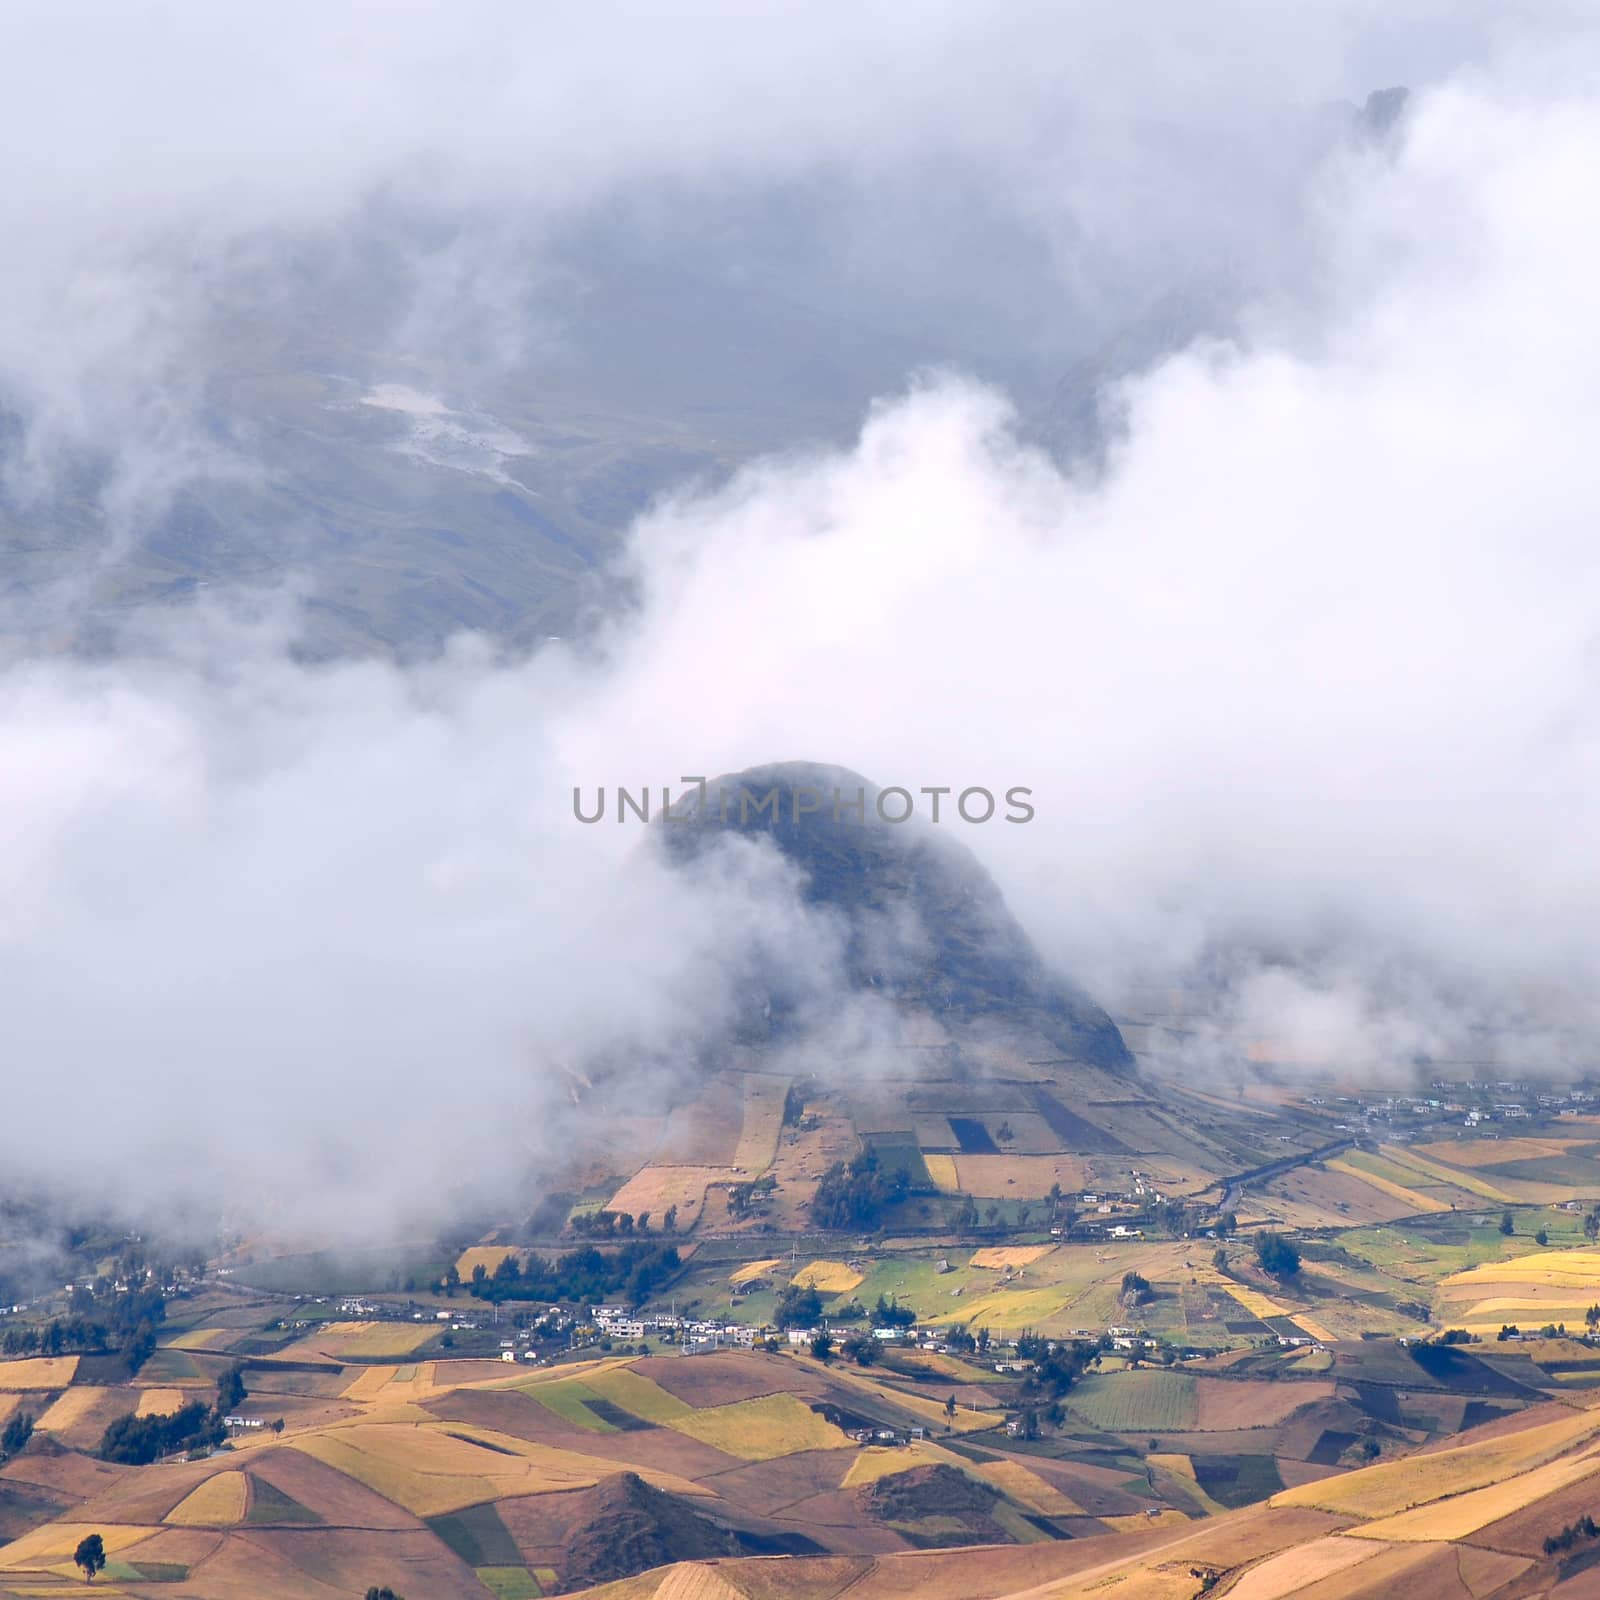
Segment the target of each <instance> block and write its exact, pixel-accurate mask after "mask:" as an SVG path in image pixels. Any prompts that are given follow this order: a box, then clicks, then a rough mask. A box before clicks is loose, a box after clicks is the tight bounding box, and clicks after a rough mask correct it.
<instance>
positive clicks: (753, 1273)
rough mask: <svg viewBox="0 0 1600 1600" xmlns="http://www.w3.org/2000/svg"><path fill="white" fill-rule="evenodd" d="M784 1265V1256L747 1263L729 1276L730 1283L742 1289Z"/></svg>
mask: <svg viewBox="0 0 1600 1600" xmlns="http://www.w3.org/2000/svg"><path fill="white" fill-rule="evenodd" d="M782 1265H783V1257H782V1256H769V1257H767V1259H766V1260H764V1261H747V1262H745V1264H744V1265H743V1266H742V1267H737V1268H735V1270H734V1271H732V1272H730V1273H729V1274H728V1282H729V1283H731V1284H733V1286H734V1287H735V1288H740V1287H742V1286H743V1285H744V1284H747V1283H749V1282H750V1281H751V1280H752V1279H754V1278H765V1277H767V1276H768V1275H769V1274H770V1273H771V1271H772V1269H773V1268H774V1267H781V1266H782Z"/></svg>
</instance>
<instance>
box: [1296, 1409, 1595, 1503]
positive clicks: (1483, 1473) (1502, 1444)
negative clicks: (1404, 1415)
mask: <svg viewBox="0 0 1600 1600" xmlns="http://www.w3.org/2000/svg"><path fill="white" fill-rule="evenodd" d="M1597 1432H1600V1416H1596V1415H1594V1414H1592V1413H1586V1412H1580V1413H1578V1414H1577V1415H1575V1416H1571V1417H1563V1418H1561V1419H1559V1420H1557V1421H1555V1422H1547V1423H1541V1424H1538V1425H1536V1426H1534V1427H1531V1428H1521V1429H1518V1430H1517V1431H1516V1432H1514V1433H1507V1434H1502V1435H1500V1436H1499V1437H1498V1438H1494V1439H1480V1440H1475V1441H1474V1442H1473V1443H1471V1444H1468V1445H1457V1446H1454V1447H1452V1448H1450V1449H1447V1450H1437V1451H1430V1452H1426V1453H1424V1454H1422V1455H1417V1456H1411V1457H1408V1458H1407V1459H1406V1460H1404V1461H1384V1462H1379V1463H1378V1464H1377V1465H1376V1466H1371V1467H1363V1468H1360V1469H1359V1470H1358V1471H1355V1472H1352V1473H1349V1474H1347V1475H1346V1476H1345V1477H1342V1478H1330V1479H1324V1480H1323V1481H1322V1482H1320V1483H1308V1484H1303V1485H1301V1486H1300V1487H1299V1488H1297V1489H1288V1490H1285V1491H1284V1492H1283V1493H1282V1494H1280V1495H1276V1496H1274V1497H1273V1501H1272V1503H1273V1504H1274V1505H1275V1506H1313V1507H1315V1508H1317V1509H1318V1510H1321V1511H1332V1512H1334V1513H1336V1514H1339V1515H1345V1516H1353V1517H1361V1518H1378V1517H1393V1516H1396V1515H1398V1514H1399V1513H1400V1512H1402V1511H1408V1510H1410V1509H1411V1507H1413V1506H1420V1505H1427V1504H1430V1503H1431V1502H1433V1501H1435V1500H1439V1499H1442V1498H1444V1497H1445V1496H1446V1495H1462V1494H1465V1493H1467V1492H1468V1491H1469V1490H1473V1489H1482V1488H1485V1487H1487V1486H1488V1485H1490V1484H1495V1483H1499V1482H1501V1481H1503V1480H1505V1479H1508V1478H1510V1477H1512V1476H1514V1475H1516V1474H1518V1473H1525V1472H1531V1471H1532V1470H1533V1469H1534V1468H1535V1467H1540V1466H1543V1465H1544V1463H1545V1462H1547V1461H1549V1460H1552V1459H1553V1458H1555V1457H1556V1456H1559V1455H1561V1454H1562V1453H1563V1452H1565V1451H1567V1450H1569V1449H1571V1448H1572V1447H1573V1446H1574V1445H1576V1444H1579V1443H1581V1442H1586V1441H1588V1440H1590V1439H1592V1438H1593V1436H1594V1435H1595V1434H1596V1433H1597ZM1508 1509H1510V1508H1508Z"/></svg>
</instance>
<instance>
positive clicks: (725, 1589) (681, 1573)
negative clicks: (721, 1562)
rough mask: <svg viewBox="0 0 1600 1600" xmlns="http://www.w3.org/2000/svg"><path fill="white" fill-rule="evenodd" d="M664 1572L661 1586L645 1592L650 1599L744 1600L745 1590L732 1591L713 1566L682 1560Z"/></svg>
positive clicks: (731, 1587) (731, 1586)
mask: <svg viewBox="0 0 1600 1600" xmlns="http://www.w3.org/2000/svg"><path fill="white" fill-rule="evenodd" d="M666 1573H667V1575H666V1576H665V1577H664V1578H663V1579H662V1580H661V1582H660V1585H659V1586H658V1587H656V1588H654V1589H651V1590H649V1591H648V1593H649V1594H650V1596H651V1600H746V1596H745V1592H744V1590H743V1589H735V1588H734V1586H733V1585H732V1584H731V1583H729V1582H728V1580H727V1579H726V1578H724V1577H723V1576H722V1574H721V1573H720V1572H718V1571H717V1569H716V1568H715V1567H703V1566H701V1565H700V1564H699V1563H698V1562H692V1561H685V1562H682V1563H680V1564H679V1565H678V1566H674V1567H668V1568H667V1569H666ZM650 1576H651V1577H652V1578H653V1577H654V1576H655V1574H654V1573H651V1574H650Z"/></svg>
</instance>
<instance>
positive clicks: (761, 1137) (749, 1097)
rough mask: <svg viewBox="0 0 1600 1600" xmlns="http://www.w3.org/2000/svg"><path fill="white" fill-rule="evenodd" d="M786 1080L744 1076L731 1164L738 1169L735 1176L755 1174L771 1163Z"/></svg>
mask: <svg viewBox="0 0 1600 1600" xmlns="http://www.w3.org/2000/svg"><path fill="white" fill-rule="evenodd" d="M790 1081H791V1080H790V1079H788V1078H762V1077H757V1076H756V1075H755V1074H753V1073H752V1074H750V1075H749V1076H748V1077H746V1078H745V1080H744V1121H743V1123H741V1125H740V1128H739V1143H738V1145H737V1146H736V1147H735V1149H734V1152H733V1164H734V1166H736V1167H738V1168H740V1169H741V1171H740V1173H739V1174H738V1175H739V1176H744V1177H752V1178H753V1177H759V1176H760V1175H761V1174H762V1173H763V1172H765V1171H766V1170H767V1168H768V1167H770V1166H771V1165H772V1158H773V1157H774V1156H775V1155H776V1154H777V1153H778V1136H779V1134H781V1133H782V1132H783V1106H784V1101H785V1100H786V1099H787V1097H788V1094H789V1083H790Z"/></svg>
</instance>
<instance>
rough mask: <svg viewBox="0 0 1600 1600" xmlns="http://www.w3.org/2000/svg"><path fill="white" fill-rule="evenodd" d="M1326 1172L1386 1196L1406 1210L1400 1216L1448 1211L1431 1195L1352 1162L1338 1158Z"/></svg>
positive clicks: (1329, 1163) (1441, 1201)
mask: <svg viewBox="0 0 1600 1600" xmlns="http://www.w3.org/2000/svg"><path fill="white" fill-rule="evenodd" d="M1328 1170H1329V1171H1330V1172H1340V1173H1344V1174H1345V1175H1346V1176H1348V1177H1351V1178H1354V1179H1356V1181H1357V1182H1359V1183H1362V1184H1364V1185H1366V1187H1368V1188H1369V1189H1376V1190H1377V1191H1378V1193H1379V1194H1382V1195H1386V1196H1388V1198H1389V1199H1391V1200H1394V1201H1396V1202H1397V1203H1398V1204H1400V1205H1401V1206H1404V1207H1405V1208H1406V1210H1405V1212H1403V1213H1402V1215H1406V1214H1411V1213H1416V1212H1429V1211H1448V1210H1449V1209H1450V1207H1449V1205H1448V1204H1446V1202H1445V1201H1443V1200H1439V1199H1436V1198H1435V1197H1434V1196H1433V1195H1431V1194H1424V1193H1423V1191H1422V1190H1420V1189H1412V1188H1408V1187H1407V1186H1406V1185H1405V1184H1402V1183H1396V1182H1394V1181H1393V1179H1391V1178H1386V1177H1384V1176H1383V1175H1382V1174H1381V1173H1378V1172H1368V1171H1366V1170H1365V1169H1364V1168H1362V1167H1359V1166H1357V1165H1355V1164H1354V1163H1353V1162H1350V1161H1346V1160H1341V1159H1339V1158H1338V1157H1335V1158H1334V1159H1333V1160H1332V1161H1330V1162H1328Z"/></svg>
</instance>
